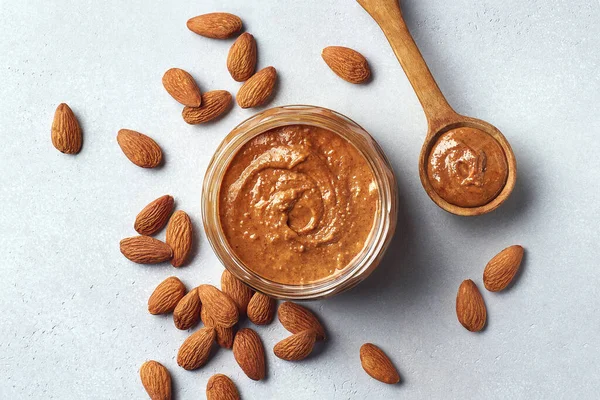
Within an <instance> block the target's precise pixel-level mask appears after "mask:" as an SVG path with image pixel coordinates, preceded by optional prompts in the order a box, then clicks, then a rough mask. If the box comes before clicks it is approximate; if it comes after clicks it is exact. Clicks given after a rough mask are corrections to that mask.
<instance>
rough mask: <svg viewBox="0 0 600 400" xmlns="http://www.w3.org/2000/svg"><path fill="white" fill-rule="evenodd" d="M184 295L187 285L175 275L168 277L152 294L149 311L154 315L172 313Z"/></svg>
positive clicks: (149, 300)
mask: <svg viewBox="0 0 600 400" xmlns="http://www.w3.org/2000/svg"><path fill="white" fill-rule="evenodd" d="M183 296H185V285H184V284H183V283H182V282H181V281H180V280H179V278H177V277H175V276H171V277H168V278H167V279H165V280H164V281H162V282H161V283H160V284H159V285H158V286H157V287H156V289H154V292H152V294H151V295H150V298H149V299H148V311H149V312H150V314H153V315H157V314H166V313H170V312H171V311H173V310H174V309H175V307H176V306H177V303H179V301H180V300H181V299H182V298H183Z"/></svg>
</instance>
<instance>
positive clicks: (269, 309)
mask: <svg viewBox="0 0 600 400" xmlns="http://www.w3.org/2000/svg"><path fill="white" fill-rule="evenodd" d="M247 312H248V319H250V321H252V323H253V324H256V325H267V324H270V323H271V321H273V317H274V316H275V299H274V298H272V297H269V296H267V295H266V294H262V293H259V292H256V293H254V295H253V296H252V299H250V302H249V303H248V308H247Z"/></svg>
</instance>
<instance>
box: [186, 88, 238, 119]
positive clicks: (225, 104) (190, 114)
mask: <svg viewBox="0 0 600 400" xmlns="http://www.w3.org/2000/svg"><path fill="white" fill-rule="evenodd" d="M230 105H231V93H229V92H228V91H226V90H213V91H211V92H206V93H204V94H203V95H202V106H200V107H188V106H186V107H184V108H183V111H182V112H181V116H182V117H183V120H184V121H185V122H187V123H188V124H190V125H197V124H203V123H205V122H208V121H211V120H213V119H215V118H217V117H218V116H220V115H221V114H223V113H224V112H225V111H227V110H228V109H229V106H230Z"/></svg>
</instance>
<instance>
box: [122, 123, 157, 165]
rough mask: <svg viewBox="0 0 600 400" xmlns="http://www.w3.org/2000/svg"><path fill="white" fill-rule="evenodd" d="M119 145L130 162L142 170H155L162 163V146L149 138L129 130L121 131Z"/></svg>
mask: <svg viewBox="0 0 600 400" xmlns="http://www.w3.org/2000/svg"><path fill="white" fill-rule="evenodd" d="M117 143H119V146H121V150H123V153H124V154H125V156H127V158H128V159H129V161H131V162H132V163H134V164H135V165H137V166H138V167H142V168H154V167H156V166H158V165H159V164H160V163H161V161H162V150H161V149H160V146H159V145H158V144H156V142H155V141H154V140H153V139H152V138H151V137H149V136H146V135H144V134H143V133H139V132H136V131H132V130H129V129H121V130H120V131H119V133H118V134H117Z"/></svg>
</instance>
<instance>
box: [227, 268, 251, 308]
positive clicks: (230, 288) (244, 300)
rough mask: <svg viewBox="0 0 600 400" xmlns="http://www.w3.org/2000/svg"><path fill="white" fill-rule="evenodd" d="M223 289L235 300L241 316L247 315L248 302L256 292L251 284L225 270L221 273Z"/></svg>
mask: <svg viewBox="0 0 600 400" xmlns="http://www.w3.org/2000/svg"><path fill="white" fill-rule="evenodd" d="M221 290H222V291H223V293H225V294H226V295H228V296H229V297H230V298H231V300H233V301H234V302H235V304H236V305H237V308H238V312H239V314H240V316H244V315H246V309H247V308H248V303H250V299H251V298H252V295H253V294H254V291H253V290H252V289H251V288H250V286H248V285H246V284H245V283H243V282H242V281H240V280H239V279H238V278H236V277H235V276H233V275H232V274H231V272H229V271H227V270H224V271H223V274H222V275H221Z"/></svg>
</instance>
